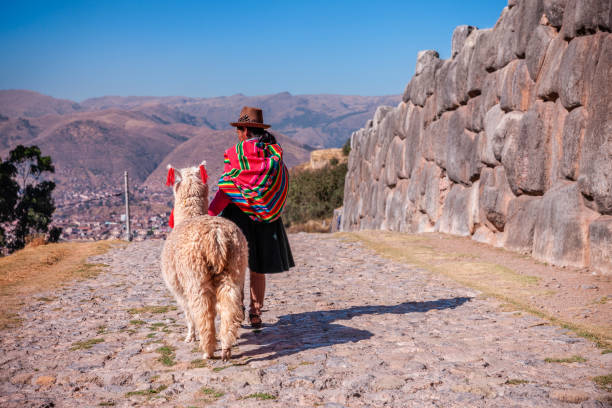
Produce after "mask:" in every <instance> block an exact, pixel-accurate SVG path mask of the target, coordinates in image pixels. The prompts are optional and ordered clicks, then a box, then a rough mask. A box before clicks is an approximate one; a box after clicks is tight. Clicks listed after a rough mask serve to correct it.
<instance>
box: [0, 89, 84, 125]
mask: <svg viewBox="0 0 612 408" xmlns="http://www.w3.org/2000/svg"><path fill="white" fill-rule="evenodd" d="M80 110H82V108H81V106H80V105H79V104H78V103H76V102H73V101H69V100H66V99H56V98H53V97H51V96H47V95H43V94H39V93H38V92H34V91H26V90H0V119H1V118H2V117H19V116H22V117H28V118H37V117H40V116H44V115H53V114H57V115H65V114H70V113H75V112H79V111H80Z"/></svg>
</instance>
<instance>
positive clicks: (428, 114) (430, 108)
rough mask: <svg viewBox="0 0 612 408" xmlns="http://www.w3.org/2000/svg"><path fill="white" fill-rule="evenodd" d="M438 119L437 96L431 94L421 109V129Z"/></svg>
mask: <svg viewBox="0 0 612 408" xmlns="http://www.w3.org/2000/svg"><path fill="white" fill-rule="evenodd" d="M437 118H438V95H437V94H436V93H434V94H432V95H431V96H430V97H429V98H427V101H426V102H425V106H424V107H423V127H427V126H429V124H430V123H431V122H433V121H434V120H436V119H437Z"/></svg>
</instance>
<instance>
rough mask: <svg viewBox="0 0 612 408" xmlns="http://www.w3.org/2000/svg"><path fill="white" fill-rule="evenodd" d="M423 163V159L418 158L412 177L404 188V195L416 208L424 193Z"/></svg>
mask: <svg viewBox="0 0 612 408" xmlns="http://www.w3.org/2000/svg"><path fill="white" fill-rule="evenodd" d="M425 163H426V161H425V160H420V161H419V162H418V163H417V164H416V165H415V166H414V169H413V171H412V177H411V178H410V183H409V184H408V189H407V190H406V197H407V198H408V200H410V201H411V202H412V203H413V204H414V206H415V208H418V206H419V203H420V201H421V197H422V196H423V194H424V193H425V174H424V171H423V170H424V167H425Z"/></svg>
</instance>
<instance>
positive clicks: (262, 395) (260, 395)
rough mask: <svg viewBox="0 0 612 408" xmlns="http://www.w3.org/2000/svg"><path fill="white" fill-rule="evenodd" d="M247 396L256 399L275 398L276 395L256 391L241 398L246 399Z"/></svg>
mask: <svg viewBox="0 0 612 408" xmlns="http://www.w3.org/2000/svg"><path fill="white" fill-rule="evenodd" d="M247 398H256V399H258V400H273V399H276V396H274V395H272V394H268V393H265V392H256V393H254V394H249V395H247V396H245V397H242V399H247Z"/></svg>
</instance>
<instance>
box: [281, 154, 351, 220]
mask: <svg viewBox="0 0 612 408" xmlns="http://www.w3.org/2000/svg"><path fill="white" fill-rule="evenodd" d="M346 172H347V164H346V163H340V164H336V165H333V164H331V163H330V165H328V166H325V167H323V168H321V169H316V170H303V171H299V172H294V173H292V174H291V178H290V181H289V191H288V193H287V202H286V204H285V210H284V212H283V221H284V222H285V224H286V225H287V226H288V227H289V226H291V224H299V223H304V222H306V221H309V220H322V219H325V218H330V217H331V216H332V215H333V213H334V209H335V208H338V207H340V206H342V200H343V198H344V178H345V176H346Z"/></svg>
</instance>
